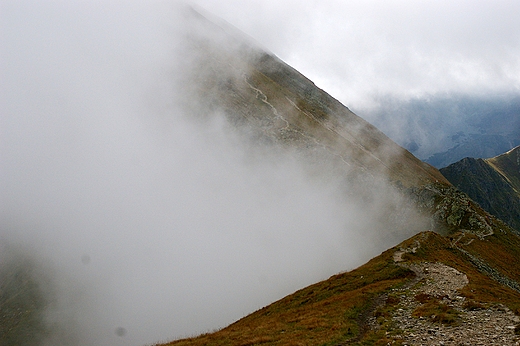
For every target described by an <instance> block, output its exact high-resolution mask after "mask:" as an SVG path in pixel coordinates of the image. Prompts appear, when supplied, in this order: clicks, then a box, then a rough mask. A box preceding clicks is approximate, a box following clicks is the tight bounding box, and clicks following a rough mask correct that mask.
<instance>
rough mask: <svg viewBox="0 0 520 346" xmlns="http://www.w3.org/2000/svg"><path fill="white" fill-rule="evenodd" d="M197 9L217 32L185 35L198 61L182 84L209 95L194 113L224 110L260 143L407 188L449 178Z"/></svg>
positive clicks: (207, 28) (206, 26)
mask: <svg viewBox="0 0 520 346" xmlns="http://www.w3.org/2000/svg"><path fill="white" fill-rule="evenodd" d="M194 15H195V17H196V19H197V24H198V25H199V26H200V27H201V29H200V31H202V32H204V33H208V32H210V33H211V37H208V36H207V35H206V34H205V35H201V36H195V35H193V34H190V36H189V39H188V40H187V42H188V44H187V47H186V48H185V50H186V51H190V52H192V53H191V54H192V56H194V57H195V59H194V60H193V61H192V62H191V63H190V69H191V71H193V72H192V74H191V75H189V76H188V77H187V79H186V80H185V81H184V82H183V84H184V85H189V86H191V88H186V90H187V92H188V93H189V94H190V95H193V94H196V95H198V96H199V99H200V100H203V102H197V103H196V104H185V106H186V109H188V110H189V111H190V113H195V114H197V115H199V116H200V114H206V115H208V114H209V115H215V114H216V113H223V114H225V116H226V117H227V119H228V120H229V122H230V123H232V124H233V125H234V126H236V127H237V128H241V129H242V130H246V131H248V132H250V133H249V135H251V132H253V136H258V137H259V142H261V143H269V144H277V145H280V146H282V147H285V148H290V149H295V150H296V151H297V152H299V153H301V154H302V156H305V157H307V158H309V157H312V158H313V159H314V160H316V161H319V162H320V164H322V163H323V162H325V161H326V162H327V163H328V164H332V165H334V166H335V167H336V168H338V169H341V170H344V171H348V172H349V173H353V172H357V173H360V174H364V175H365V174H368V175H379V174H381V175H384V176H385V177H387V178H389V180H391V181H394V182H398V181H399V182H400V184H402V185H404V186H419V185H421V184H424V183H427V182H431V181H443V182H446V180H445V179H444V177H443V176H442V175H441V174H439V172H438V171H437V170H436V169H434V168H433V167H431V166H430V165H428V164H426V163H423V162H422V161H420V160H418V159H417V158H416V157H414V156H413V155H412V154H410V153H409V152H408V151H407V150H405V149H403V148H402V147H400V146H398V145H397V144H395V143H394V142H393V141H392V140H390V139H389V138H388V137H387V136H385V135H384V134H383V133H382V132H381V131H379V130H378V129H376V128H375V127H374V126H372V125H370V124H369V123H367V122H366V121H364V120H363V119H362V118H360V117H358V116H357V115H355V114H354V113H352V112H351V111H350V110H349V109H348V108H347V107H345V106H344V105H342V104H341V103H340V102H338V101H337V100H335V99H334V98H332V97H331V96H330V95H328V94H327V93H326V92H324V91H323V90H321V89H319V88H317V87H316V85H314V83H312V82H311V81H310V80H308V79H307V78H306V77H304V76H303V75H302V74H300V73H299V72H298V71H296V70H294V69H293V68H292V67H290V66H288V65H287V64H285V63H284V62H282V61H281V60H280V59H278V58H277V57H276V56H274V55H273V54H271V53H268V52H266V51H265V50H262V49H260V48H259V47H257V46H255V45H254V44H253V43H251V42H248V41H247V40H244V39H243V38H242V37H237V35H236V34H234V32H233V29H232V28H229V27H227V26H226V24H221V26H218V25H216V24H214V23H212V22H210V21H207V20H206V19H205V18H204V17H202V16H201V15H199V14H197V13H195V14H194ZM222 47H225V49H223V48H222Z"/></svg>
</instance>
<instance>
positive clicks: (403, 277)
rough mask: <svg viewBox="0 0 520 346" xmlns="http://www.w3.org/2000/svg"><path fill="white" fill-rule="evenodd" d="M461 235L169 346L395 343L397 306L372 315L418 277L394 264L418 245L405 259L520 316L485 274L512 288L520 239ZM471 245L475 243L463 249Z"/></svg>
mask: <svg viewBox="0 0 520 346" xmlns="http://www.w3.org/2000/svg"><path fill="white" fill-rule="evenodd" d="M460 235H461V234H458V233H455V234H452V235H450V236H447V237H444V236H441V235H439V234H437V233H433V232H424V233H420V234H418V235H416V236H414V237H412V238H410V239H408V240H406V241H405V242H403V243H402V244H400V245H399V246H397V247H395V248H392V249H389V250H387V251H385V252H383V253H382V254H381V255H380V256H378V257H376V258H374V259H372V260H371V261H369V262H368V263H366V264H365V265H363V266H361V267H359V268H357V269H355V270H353V271H350V272H348V273H342V274H338V275H335V276H332V277H331V278H329V279H328V280H325V281H322V282H319V283H317V284H314V285H312V286H309V287H306V288H304V289H302V290H299V291H297V292H295V293H294V294H292V295H289V296H287V297H285V298H283V299H281V300H279V301H277V302H275V303H273V304H271V305H269V306H267V307H265V308H263V309H260V310H258V311H256V312H254V313H252V314H251V315H249V316H247V317H245V318H243V319H241V320H239V321H237V322H236V323H234V324H232V325H230V326H228V327H226V328H224V329H222V330H219V331H217V332H215V333H210V334H204V335H201V336H199V337H195V338H191V339H184V340H177V341H174V342H172V343H170V344H167V345H177V346H181V345H259V344H271V345H337V344H338V343H344V342H348V343H349V344H360V345H361V344H382V345H383V344H386V343H387V342H390V341H391V340H392V333H393V329H394V328H395V326H392V325H391V324H389V323H387V319H385V318H384V316H385V314H388V313H389V312H391V311H392V310H393V309H396V308H397V304H395V302H392V300H390V299H386V303H383V305H382V306H379V307H377V311H374V302H375V301H377V299H378V298H379V297H381V296H382V295H383V294H384V293H385V292H389V291H390V289H391V288H395V287H399V286H402V285H404V284H405V283H406V282H408V281H409V280H410V279H412V278H413V277H414V274H413V272H411V271H409V270H408V269H405V268H403V267H400V266H398V265H396V264H395V263H394V261H393V258H392V256H393V254H394V252H395V251H396V250H397V249H398V248H407V247H410V246H411V245H412V244H414V243H417V242H419V243H420V247H419V249H418V250H417V251H416V252H415V253H407V254H405V255H404V256H405V259H406V260H407V261H420V262H425V261H427V262H441V263H444V264H446V265H448V266H451V267H453V268H455V269H457V270H459V271H461V272H463V273H465V274H466V275H467V276H468V279H469V284H468V285H467V286H466V287H464V288H463V289H462V290H461V294H462V295H463V296H465V297H466V298H467V299H468V300H471V301H474V302H477V303H479V304H484V305H490V304H495V303H501V304H504V305H506V306H508V307H509V308H510V309H511V310H512V311H514V312H515V313H516V314H520V292H519V291H517V290H515V289H512V288H510V287H507V286H506V285H504V284H502V283H500V282H498V281H497V280H496V278H493V277H492V275H490V273H489V271H488V270H487V269H488V267H491V268H494V269H495V270H496V272H497V273H498V275H501V276H503V277H507V278H508V279H509V280H510V282H512V283H518V282H520V267H519V266H518V265H517V260H518V258H520V238H519V237H518V236H517V235H516V234H515V233H513V232H511V231H510V230H506V228H504V232H501V231H499V230H498V232H497V233H495V234H494V235H491V236H488V237H485V238H484V239H479V238H478V237H476V236H474V235H472V234H470V233H465V235H464V239H463V240H464V241H463V242H461V241H459V242H458V243H457V244H455V242H454V240H455V239H459V240H461V239H460ZM470 239H473V241H472V242H471V244H469V245H467V246H465V245H462V243H468V242H469V240H470ZM476 259H478V261H476ZM497 273H495V276H496V275H497ZM374 312H376V314H375V315H376V316H381V318H380V319H379V323H380V327H381V328H380V329H379V330H367V329H365V328H364V326H365V324H364V322H365V321H364V320H365V318H366V317H367V316H369V315H373V314H374Z"/></svg>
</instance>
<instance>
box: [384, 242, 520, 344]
mask: <svg viewBox="0 0 520 346" xmlns="http://www.w3.org/2000/svg"><path fill="white" fill-rule="evenodd" d="M412 251H415V250H414V249H413V248H412V249H401V250H399V251H396V253H395V254H394V261H395V262H396V263H399V265H402V266H403V267H406V268H409V269H411V270H413V271H414V272H415V274H416V278H415V279H414V280H412V281H411V282H410V283H409V284H408V285H407V286H405V287H403V288H400V289H395V290H394V291H392V292H390V295H393V296H394V297H396V298H397V299H398V301H399V303H398V305H397V307H396V309H395V310H394V311H393V313H392V316H391V318H392V323H393V325H394V327H395V330H397V331H398V333H397V335H396V336H395V338H396V339H401V341H402V344H403V345H520V337H519V336H518V335H516V334H515V327H516V326H517V325H519V323H520V318H519V317H518V316H515V314H514V313H513V312H512V311H511V310H509V309H508V308H507V307H505V306H502V305H496V306H492V307H484V306H481V305H479V304H477V303H475V302H470V301H468V300H467V299H466V298H465V297H463V296H462V295H460V294H459V292H458V290H459V289H461V288H463V287H464V286H465V285H467V284H468V282H469V281H468V278H467V276H466V275H465V274H464V273H461V272H459V271H457V270H456V269H454V268H452V267H449V266H446V265H444V264H442V263H407V262H405V261H403V254H405V253H406V252H412Z"/></svg>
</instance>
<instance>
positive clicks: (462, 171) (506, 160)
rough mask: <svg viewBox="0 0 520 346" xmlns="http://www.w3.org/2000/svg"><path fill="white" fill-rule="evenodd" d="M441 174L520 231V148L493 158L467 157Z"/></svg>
mask: <svg viewBox="0 0 520 346" xmlns="http://www.w3.org/2000/svg"><path fill="white" fill-rule="evenodd" d="M441 173H442V174H443V175H444V176H445V177H446V178H447V179H448V180H449V181H450V182H451V183H452V184H453V185H455V186H456V187H457V188H459V189H460V190H461V191H464V192H466V193H467V194H468V195H469V196H470V197H471V198H472V199H473V200H475V201H476V202H478V203H479V204H480V205H481V206H482V208H484V209H485V210H487V211H488V212H489V213H491V214H493V215H495V216H496V217H498V218H500V219H502V220H504V221H505V222H506V223H507V224H509V225H510V226H511V227H513V228H514V229H516V230H517V231H518V232H520V147H516V148H514V149H512V150H510V151H508V152H507V153H505V154H502V155H499V156H497V157H494V158H491V159H472V158H465V159H463V160H461V161H459V162H456V163H454V164H452V165H450V166H448V167H446V168H443V169H441Z"/></svg>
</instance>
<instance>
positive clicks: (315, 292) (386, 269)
mask: <svg viewBox="0 0 520 346" xmlns="http://www.w3.org/2000/svg"><path fill="white" fill-rule="evenodd" d="M236 58H237V57H236V56H231V57H229V59H230V60H231V61H232V60H233V59H236ZM251 58H252V59H251ZM229 59H223V61H227V63H228V64H229V61H230V60H229ZM248 59H249V60H247V61H248V62H247V63H246V64H245V65H247V66H246V67H247V68H245V69H244V70H242V71H240V72H239V73H236V74H234V75H233V77H234V78H229V73H222V74H219V73H215V74H211V76H212V77H213V78H215V80H214V81H212V82H211V83H210V84H212V85H217V86H219V88H211V87H208V80H209V79H208V78H203V79H204V80H205V81H206V84H205V85H204V87H202V88H201V89H200V90H198V92H199V93H200V95H202V96H203V97H202V98H203V99H205V100H207V99H208V98H211V100H212V101H214V102H215V103H212V106H213V107H215V108H220V109H223V110H224V113H225V114H226V115H227V119H229V121H230V123H231V124H233V125H235V126H237V128H239V129H240V128H247V129H248V131H249V134H251V133H252V134H253V137H254V136H255V135H257V136H259V137H261V138H262V141H261V142H260V143H263V142H268V143H269V144H270V145H273V144H274V145H275V147H276V145H278V146H281V147H284V148H287V147H289V148H291V149H292V150H295V153H297V154H302V155H303V156H305V157H306V158H308V157H310V158H311V162H315V160H318V162H320V163H322V164H325V162H327V161H332V167H336V168H339V169H338V172H343V174H345V175H346V176H347V181H350V182H360V181H363V182H366V181H367V180H370V179H372V178H373V177H374V175H377V176H384V177H386V179H387V180H386V181H387V182H390V183H391V184H392V186H394V187H395V188H396V189H398V190H399V191H400V193H402V194H403V195H405V196H406V197H407V198H409V200H410V201H412V203H413V204H414V206H415V207H416V208H417V209H418V210H420V211H421V213H422V214H423V215H427V218H428V219H429V227H430V230H428V231H426V229H427V228H424V229H423V232H415V235H412V236H411V237H410V238H408V239H406V237H404V239H406V240H404V241H400V243H399V245H397V246H395V247H393V248H391V249H389V250H386V251H384V252H383V253H382V254H381V255H379V256H376V257H374V258H373V259H372V260H370V261H369V262H367V263H366V264H364V265H362V266H360V267H358V268H357V269H354V270H352V271H349V272H345V273H340V274H337V275H334V276H332V277H331V278H330V279H328V280H324V281H321V282H318V283H316V284H313V285H311V286H308V287H306V288H303V289H301V290H298V291H296V292H295V293H293V294H291V295H288V296H286V297H284V298H282V299H280V300H279V301H276V302H274V303H272V304H270V305H268V306H266V307H264V308H262V309H260V310H258V311H256V312H253V313H252V314H250V315H248V316H246V317H244V318H242V319H240V320H238V321H237V322H235V323H233V324H231V325H229V326H228V327H225V328H223V329H221V330H218V331H215V332H213V333H207V334H202V335H200V336H198V337H193V338H188V339H181V340H177V341H173V342H171V343H168V344H164V345H179V346H181V345H207V344H212V345H228V344H231V345H235V344H236V345H259V344H272V345H276V344H279V345H345V344H381V345H386V344H392V343H396V344H410V343H411V344H414V343H422V342H425V340H431V341H432V342H438V343H441V342H442V343H448V342H461V343H463V342H466V341H468V340H469V342H473V343H479V342H480V343H486V342H489V341H490V340H491V339H492V340H495V341H496V342H500V343H502V344H506V345H514V344H516V342H518V341H519V338H518V336H517V335H516V334H515V331H517V330H518V331H520V326H519V325H518V322H520V318H519V317H518V315H519V314H520V284H519V282H520V270H519V268H518V267H517V266H516V265H515V259H516V258H519V256H520V238H519V236H518V234H516V233H515V232H514V231H513V230H512V229H511V228H510V227H508V226H507V225H506V224H504V223H503V222H502V221H501V220H500V219H497V218H495V217H493V216H491V215H490V214H488V213H487V212H486V211H485V210H483V209H482V208H481V207H480V206H479V205H478V204H476V203H475V202H473V201H472V200H471V199H470V198H469V197H468V196H467V195H466V194H464V193H463V192H461V191H459V190H457V189H456V188H455V187H454V186H452V185H451V184H450V183H449V182H448V181H447V179H445V178H444V176H442V175H440V173H439V172H438V171H437V170H436V169H435V168H433V167H432V166H430V165H428V164H425V163H421V162H420V161H419V160H418V159H416V158H415V157H414V156H413V155H412V154H411V153H410V152H408V151H407V150H405V149H403V148H401V147H399V146H397V145H396V144H395V143H393V142H392V141H391V140H389V139H388V137H386V136H384V135H382V133H381V132H380V131H379V130H377V129H376V128H375V127H373V126H372V125H369V124H368V123H366V122H365V121H364V120H362V119H361V118H359V117H357V116H355V115H354V114H353V113H352V112H351V111H350V110H348V108H346V107H343V108H341V110H339V111H338V109H337V108H335V107H336V106H337V103H335V102H333V101H331V99H332V98H331V97H330V96H326V95H324V94H323V93H324V91H322V90H320V89H318V88H316V86H315V85H314V83H312V82H310V81H308V80H307V79H306V78H305V77H303V75H301V74H299V73H298V72H297V71H295V70H294V69H292V68H290V67H286V64H285V63H282V62H281V61H280V60H279V59H277V58H276V57H274V56H272V55H269V54H267V53H260V54H259V55H256V54H253V55H249V56H248ZM213 62H218V61H216V60H214V61H213ZM221 62H222V61H221ZM241 62H242V63H243V62H244V61H243V60H242V61H241ZM217 66H218V64H217ZM241 66H244V65H241ZM211 70H212V71H218V70H219V68H218V67H214V68H212V69H211ZM220 72H222V69H221V70H220ZM224 72H225V71H224ZM244 72H247V74H245V73H244ZM295 73H296V74H295ZM223 76H228V77H227V78H226V77H224V80H225V81H224V82H219V80H221V79H222V78H223ZM302 77H303V79H302ZM338 103H339V102H338ZM387 145H388V146H389V148H387V149H389V150H386V151H385V146H387ZM367 152H369V153H370V154H369V155H366V153H367ZM391 154H392V155H391ZM329 164H330V162H329ZM350 166H355V168H350ZM327 167H329V166H327ZM345 167H349V168H348V169H346V168H345ZM320 172H321V173H322V171H320ZM352 175H353V176H354V177H352ZM349 179H350V180H349ZM376 198H377V197H376ZM401 226H403V225H401ZM432 231H435V232H432ZM403 235H404V234H401V236H403ZM402 239H403V238H402ZM484 316H492V317H493V323H492V325H493V327H494V328H495V329H494V330H493V331H489V330H487V329H486V328H484V327H485V324H486V322H485V321H481V322H482V324H481V323H480V321H479V323H474V322H475V319H484V318H485V317H484ZM488 320H489V319H488ZM489 324H490V323H488V325H489ZM498 330H500V332H497V331H498ZM497 333H498V335H497Z"/></svg>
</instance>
